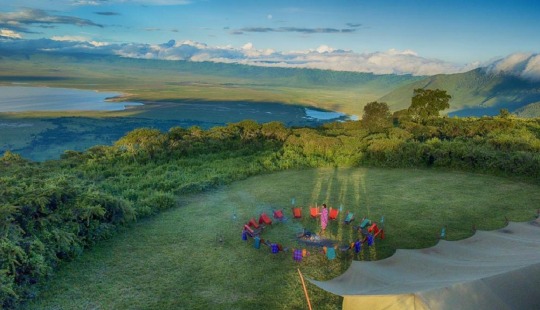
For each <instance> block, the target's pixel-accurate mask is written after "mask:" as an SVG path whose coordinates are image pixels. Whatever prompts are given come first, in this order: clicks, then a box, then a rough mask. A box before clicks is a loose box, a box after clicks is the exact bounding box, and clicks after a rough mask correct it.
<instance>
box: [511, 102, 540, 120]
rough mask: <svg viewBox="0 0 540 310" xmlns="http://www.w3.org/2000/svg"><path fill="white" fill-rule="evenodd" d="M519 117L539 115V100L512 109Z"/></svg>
mask: <svg viewBox="0 0 540 310" xmlns="http://www.w3.org/2000/svg"><path fill="white" fill-rule="evenodd" d="M514 114H516V115H517V116H519V117H540V102H535V103H531V104H528V105H526V106H524V107H521V108H519V109H517V110H515V111H514Z"/></svg>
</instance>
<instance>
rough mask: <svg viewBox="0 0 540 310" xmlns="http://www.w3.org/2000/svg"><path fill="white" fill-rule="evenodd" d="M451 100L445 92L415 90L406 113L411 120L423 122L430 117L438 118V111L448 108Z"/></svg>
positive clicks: (438, 90)
mask: <svg viewBox="0 0 540 310" xmlns="http://www.w3.org/2000/svg"><path fill="white" fill-rule="evenodd" d="M451 98H452V96H450V95H448V94H447V93H446V90H440V89H423V88H417V89H415V90H414V94H413V97H412V99H411V106H410V107H409V109H408V110H407V111H408V112H409V115H410V116H411V118H412V120H414V121H422V122H423V121H426V120H427V119H429V118H431V117H438V116H439V112H440V111H442V110H445V109H448V108H450V99H451Z"/></svg>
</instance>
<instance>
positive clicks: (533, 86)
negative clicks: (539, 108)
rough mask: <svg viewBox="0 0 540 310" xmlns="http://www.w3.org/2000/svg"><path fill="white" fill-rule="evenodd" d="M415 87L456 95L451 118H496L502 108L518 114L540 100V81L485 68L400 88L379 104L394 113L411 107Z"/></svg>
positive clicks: (452, 100)
mask: <svg viewBox="0 0 540 310" xmlns="http://www.w3.org/2000/svg"><path fill="white" fill-rule="evenodd" d="M415 88H429V89H436V88H438V89H443V90H446V91H447V93H448V94H450V95H451V96H452V99H451V101H450V110H449V111H448V112H449V115H457V116H482V115H496V114H498V113H499V110H500V109H508V110H509V111H510V112H514V111H516V110H517V109H519V108H522V107H524V106H526V105H528V104H530V103H534V102H538V101H540V82H532V81H529V80H525V79H522V78H519V77H517V76H514V75H510V74H504V73H497V74H495V73H489V72H486V70H485V69H482V68H479V69H475V70H472V71H469V72H465V73H458V74H446V75H435V76H431V77H428V78H426V79H424V80H421V81H417V82H413V83H411V84H408V85H405V86H402V87H399V88H397V89H396V90H394V91H391V92H390V93H388V94H387V95H385V96H383V97H381V98H380V99H379V101H382V102H386V103H388V104H389V105H390V107H391V109H392V110H400V109H404V108H407V107H408V106H409V105H410V98H411V97H412V95H413V90H414V89H415ZM537 116H540V114H539V115H537Z"/></svg>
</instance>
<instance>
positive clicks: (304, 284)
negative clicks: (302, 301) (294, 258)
mask: <svg viewBox="0 0 540 310" xmlns="http://www.w3.org/2000/svg"><path fill="white" fill-rule="evenodd" d="M297 270H298V274H299V275H300V280H302V286H303V287H304V294H306V300H307V304H308V308H309V310H312V309H311V302H310V301H309V295H308V292H307V288H306V283H305V282H304V277H303V276H302V273H301V272H300V268H297Z"/></svg>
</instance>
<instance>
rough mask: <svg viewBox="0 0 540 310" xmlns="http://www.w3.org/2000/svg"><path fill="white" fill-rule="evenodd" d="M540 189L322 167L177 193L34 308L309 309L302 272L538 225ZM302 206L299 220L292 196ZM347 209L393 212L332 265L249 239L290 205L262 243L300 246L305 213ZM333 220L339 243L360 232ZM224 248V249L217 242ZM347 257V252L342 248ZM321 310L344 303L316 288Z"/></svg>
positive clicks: (80, 262) (332, 271) (324, 273)
mask: <svg viewBox="0 0 540 310" xmlns="http://www.w3.org/2000/svg"><path fill="white" fill-rule="evenodd" d="M539 190H540V186H539V185H537V184H536V185H535V184H530V183H525V182H522V181H520V180H511V179H505V178H499V177H495V176H489V175H479V174H471V173H464V172H449V171H442V170H413V169H313V170H302V171H285V172H280V173H275V174H270V175H261V176H256V177H252V178H249V179H247V180H245V181H241V182H236V183H234V184H232V185H230V186H228V187H225V188H221V189H218V190H214V191H211V192H207V193H203V194H197V195H191V196H183V197H179V201H178V207H177V208H175V209H172V210H168V211H165V212H163V213H161V214H159V215H157V216H155V217H153V218H150V219H146V220H141V221H139V222H137V223H136V224H134V225H133V226H132V227H130V228H128V229H126V230H124V231H123V232H121V233H120V234H118V235H116V236H115V237H114V238H112V239H110V240H107V241H104V242H101V243H99V244H98V245H97V246H96V247H95V248H93V249H91V250H88V251H87V252H85V253H84V254H83V255H82V256H80V257H79V258H77V259H76V260H75V261H73V262H70V263H67V264H65V265H64V266H62V267H61V268H60V269H59V271H58V273H57V274H56V275H55V276H54V277H53V278H52V279H51V281H50V282H48V283H47V286H46V287H43V288H41V294H40V297H39V298H38V299H36V300H34V301H33V302H32V303H30V304H28V305H26V306H27V308H29V309H307V306H306V302H305V299H304V295H303V291H302V286H301V283H300V280H299V277H298V273H297V268H299V269H300V270H301V271H302V272H303V274H304V275H305V276H307V277H311V278H314V279H317V280H325V279H330V278H333V277H335V276H337V275H339V274H341V273H342V272H344V271H345V270H346V269H347V268H348V266H349V264H350V262H351V260H352V259H357V260H376V259H383V258H385V257H388V256H390V255H392V254H393V252H394V251H395V249H396V248H421V247H429V246H432V245H434V244H436V242H437V237H438V235H439V232H440V229H441V228H442V227H443V226H445V225H447V234H448V239H450V240H456V239H461V238H465V237H468V236H470V235H471V234H472V229H471V228H472V226H473V225H476V227H477V228H478V229H485V230H490V229H495V228H499V227H502V226H504V222H505V217H507V218H508V219H509V220H512V221H526V220H530V219H532V218H533V216H534V214H536V209H537V208H538V206H539V205H540V196H539V195H536V194H534V193H537V192H538V191H539ZM292 198H295V201H296V204H297V205H300V206H303V207H304V210H303V212H304V214H303V215H304V216H303V218H302V219H301V220H293V219H292V218H291V212H290V206H291V199H292ZM323 202H326V203H327V204H328V205H329V206H330V207H339V206H340V205H342V206H343V211H352V212H355V214H357V220H356V221H355V222H353V223H356V224H358V223H359V222H360V221H359V219H360V218H361V217H363V216H367V217H369V218H370V219H372V220H375V221H378V220H379V219H380V218H381V217H382V216H384V219H385V220H384V222H385V230H386V239H385V240H382V241H377V243H376V245H375V246H373V247H371V248H367V247H364V249H363V250H362V252H361V253H360V254H359V255H357V256H355V255H353V253H351V252H350V251H349V252H347V253H341V252H340V253H339V255H338V259H336V260H333V261H328V260H327V259H326V258H325V257H324V256H323V255H322V254H321V253H320V248H315V247H308V250H309V251H310V252H311V255H310V256H309V257H307V259H305V260H304V261H303V262H301V263H296V262H294V261H293V260H292V253H291V251H290V250H289V251H288V252H283V253H279V254H277V255H273V254H271V253H270V251H269V249H268V248H267V247H265V246H263V247H261V249H259V250H257V249H255V248H253V246H252V241H251V240H249V241H247V242H245V241H242V240H241V228H242V225H243V224H244V223H245V222H247V221H248V220H249V219H250V218H251V217H257V216H258V215H259V214H260V213H261V212H271V210H272V209H280V208H283V209H284V211H285V214H286V215H287V216H288V217H289V219H288V220H287V221H286V222H284V223H275V224H274V225H272V227H267V228H265V231H264V232H263V236H262V237H263V238H267V239H270V240H272V241H275V242H280V243H283V244H284V245H285V246H287V247H289V248H290V249H291V248H294V247H302V246H303V245H302V244H300V243H298V242H297V240H296V238H295V234H296V233H297V232H299V231H300V230H301V229H302V228H303V227H305V228H307V229H309V230H312V231H314V232H317V233H318V232H319V229H318V223H317V221H316V220H313V219H310V218H309V211H308V209H307V206H308V205H310V204H315V203H318V204H321V203H323ZM343 218H344V212H342V213H341V214H340V216H339V220H338V221H336V222H330V224H329V229H328V230H327V232H326V233H325V236H326V237H327V238H330V239H332V240H335V241H337V242H338V244H343V243H348V242H350V241H352V240H354V239H355V238H356V237H357V235H356V233H355V232H354V231H353V230H352V228H351V227H352V226H349V225H345V224H343V223H341V222H342V220H343ZM220 240H222V241H220ZM338 252H339V251H338ZM307 285H308V290H309V293H310V297H311V301H312V304H314V305H315V308H316V309H339V308H341V298H340V297H338V296H333V295H331V294H329V293H326V292H324V291H322V290H320V289H318V288H317V287H315V286H313V285H311V284H309V283H308V284H307Z"/></svg>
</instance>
